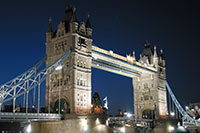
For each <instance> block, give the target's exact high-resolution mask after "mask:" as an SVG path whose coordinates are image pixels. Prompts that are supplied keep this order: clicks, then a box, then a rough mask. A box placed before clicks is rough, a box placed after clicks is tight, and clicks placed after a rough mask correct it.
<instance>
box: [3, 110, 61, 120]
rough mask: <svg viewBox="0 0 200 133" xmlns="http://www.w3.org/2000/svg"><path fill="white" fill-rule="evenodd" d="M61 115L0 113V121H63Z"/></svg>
mask: <svg viewBox="0 0 200 133" xmlns="http://www.w3.org/2000/svg"><path fill="white" fill-rule="evenodd" d="M61 118H62V115H61V114H53V113H9V112H0V121H6V120H14V121H15V120H16V121H17V120H30V121H47V120H48V121H52V120H61Z"/></svg>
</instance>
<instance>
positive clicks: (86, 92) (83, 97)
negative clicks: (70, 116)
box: [45, 6, 92, 114]
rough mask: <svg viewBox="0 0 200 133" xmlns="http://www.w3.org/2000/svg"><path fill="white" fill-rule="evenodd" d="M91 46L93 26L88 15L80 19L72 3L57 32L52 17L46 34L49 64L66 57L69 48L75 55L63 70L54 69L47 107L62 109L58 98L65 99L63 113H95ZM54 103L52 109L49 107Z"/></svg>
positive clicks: (69, 58)
mask: <svg viewBox="0 0 200 133" xmlns="http://www.w3.org/2000/svg"><path fill="white" fill-rule="evenodd" d="M91 45H92V28H91V24H90V21H89V17H88V18H87V22H86V24H85V23H84V22H79V21H78V20H77V18H76V15H75V10H74V9H73V8H72V7H71V6H70V7H68V9H67V10H66V11H65V15H64V17H63V19H62V21H61V22H60V23H59V24H58V26H57V30H55V31H53V29H52V22H51V19H50V21H49V26H48V30H47V33H46V56H47V61H46V66H47V67H48V66H49V65H51V64H52V63H54V62H55V61H56V60H57V59H59V58H60V57H62V56H63V55H64V54H65V52H66V51H68V50H71V54H70V55H69V57H68V58H67V59H66V60H65V61H64V63H63V64H62V69H61V70H58V71H56V72H54V73H53V74H52V75H50V76H49V77H48V78H47V80H46V97H45V101H46V107H47V108H48V109H49V110H51V111H53V112H58V107H57V106H55V103H56V101H58V100H59V98H60V99H65V101H66V103H61V104H64V105H63V106H61V107H63V108H62V110H63V111H62V110H61V113H62V112H63V113H64V112H66V111H65V110H66V105H67V106H69V107H67V108H70V113H80V114H85V113H86V114H88V113H90V112H91V61H92V56H91ZM49 104H50V108H49Z"/></svg>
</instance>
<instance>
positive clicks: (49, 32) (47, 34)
mask: <svg viewBox="0 0 200 133" xmlns="http://www.w3.org/2000/svg"><path fill="white" fill-rule="evenodd" d="M52 36H53V28H52V18H51V17H49V25H48V28H47V32H46V39H47V41H50V39H51V38H52Z"/></svg>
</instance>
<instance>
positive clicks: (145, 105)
mask: <svg viewBox="0 0 200 133" xmlns="http://www.w3.org/2000/svg"><path fill="white" fill-rule="evenodd" d="M139 62H140V63H142V64H144V66H153V67H155V68H156V69H157V72H158V73H157V74H151V75H150V74H141V75H140V77H136V78H133V87H134V112H135V115H136V117H137V118H144V119H160V118H161V119H162V118H166V114H167V98H166V74H165V60H164V59H163V51H162V50H161V53H160V55H159V56H157V52H156V47H154V51H153V50H152V49H151V46H150V43H149V42H148V41H147V42H146V44H145V46H144V50H143V52H142V54H141V55H140V59H139Z"/></svg>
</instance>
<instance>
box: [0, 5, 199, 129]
mask: <svg viewBox="0 0 200 133" xmlns="http://www.w3.org/2000/svg"><path fill="white" fill-rule="evenodd" d="M51 21H52V20H51V19H50V21H49V26H48V30H47V33H46V57H45V58H43V59H42V60H41V61H39V62H38V63H37V64H36V65H35V66H33V67H32V68H30V69H29V70H28V71H26V72H24V73H23V74H21V75H19V76H17V77H16V78H14V79H13V80H11V81H9V82H7V83H5V84H3V85H1V86H0V111H1V113H0V120H3V119H14V120H17V119H28V120H44V119H45V120H60V119H61V118H62V114H65V113H73V114H90V113H91V91H92V90H91V80H92V79H91V68H92V67H93V68H97V69H101V70H105V71H109V72H113V73H116V74H119V75H122V76H127V77H130V78H132V79H133V80H132V83H133V88H134V112H135V117H136V118H137V119H166V118H168V117H177V118H184V122H185V123H188V122H189V123H190V124H193V125H196V126H200V124H199V122H198V121H197V120H195V119H193V118H192V117H191V116H190V115H188V114H187V112H186V111H185V110H184V108H183V107H182V106H181V104H180V103H179V102H178V100H177V99H176V97H175V95H174V94H173V92H172V89H171V88H170V86H169V84H168V83H167V81H166V74H165V72H166V71H165V60H164V58H163V51H162V50H161V52H160V54H159V55H157V50H156V47H154V50H152V48H151V46H150V43H149V42H146V44H145V46H144V50H143V52H142V53H141V55H140V59H139V60H136V58H135V53H134V52H133V55H132V56H131V55H128V56H127V57H124V56H121V55H118V54H116V53H114V52H113V51H107V50H104V49H102V48H99V47H97V46H94V45H92V27H91V24H90V21H89V17H88V18H87V21H86V23H84V22H80V23H79V22H78V20H77V18H76V15H75V10H73V9H72V7H70V8H68V9H67V10H66V11H65V15H64V17H63V19H62V21H61V22H60V24H59V25H58V29H57V30H55V31H53V29H52V22H51ZM66 26H67V27H66ZM45 63H46V67H44V66H45V65H44V64H45ZM41 89H45V95H44V94H43V95H42V94H41ZM167 96H168V97H167ZM42 98H43V99H44V98H45V106H41V99H42ZM167 99H168V102H167Z"/></svg>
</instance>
